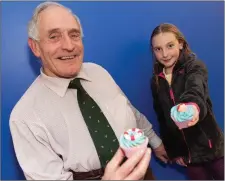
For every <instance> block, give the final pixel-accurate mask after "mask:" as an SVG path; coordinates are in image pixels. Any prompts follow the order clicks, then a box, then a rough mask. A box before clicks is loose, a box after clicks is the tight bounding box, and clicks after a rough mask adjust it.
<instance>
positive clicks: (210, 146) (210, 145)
mask: <svg viewBox="0 0 225 181" xmlns="http://www.w3.org/2000/svg"><path fill="white" fill-rule="evenodd" d="M208 142H209V148H212V142H211V140H210V139H209V140H208Z"/></svg>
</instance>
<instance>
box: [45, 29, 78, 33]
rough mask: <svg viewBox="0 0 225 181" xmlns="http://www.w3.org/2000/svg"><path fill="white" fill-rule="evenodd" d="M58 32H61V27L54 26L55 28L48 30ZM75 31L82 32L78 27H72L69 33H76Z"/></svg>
mask: <svg viewBox="0 0 225 181" xmlns="http://www.w3.org/2000/svg"><path fill="white" fill-rule="evenodd" d="M56 32H60V29H59V28H53V29H50V30H48V34H51V33H56ZM74 32H75V33H80V30H79V29H77V28H72V29H69V30H68V33H74Z"/></svg>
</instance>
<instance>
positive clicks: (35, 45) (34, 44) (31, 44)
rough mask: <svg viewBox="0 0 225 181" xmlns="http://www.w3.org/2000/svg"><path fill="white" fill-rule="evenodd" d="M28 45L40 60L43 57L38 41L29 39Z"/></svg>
mask: <svg viewBox="0 0 225 181" xmlns="http://www.w3.org/2000/svg"><path fill="white" fill-rule="evenodd" d="M28 45H29V47H30V49H31V50H32V52H33V54H34V55H35V56H36V57H38V58H39V57H40V56H41V53H40V49H39V46H38V43H37V41H35V40H33V39H32V38H28Z"/></svg>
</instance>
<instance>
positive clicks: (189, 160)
mask: <svg viewBox="0 0 225 181" xmlns="http://www.w3.org/2000/svg"><path fill="white" fill-rule="evenodd" d="M169 89H170V98H171V99H172V101H173V104H174V105H175V104H176V102H175V97H174V93H173V89H172V87H171V86H170V85H169ZM181 132H182V135H183V138H184V142H185V144H186V146H187V149H188V163H191V152H190V149H189V147H188V144H187V141H186V138H185V135H184V132H183V130H181Z"/></svg>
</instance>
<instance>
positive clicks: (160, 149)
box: [153, 143, 169, 163]
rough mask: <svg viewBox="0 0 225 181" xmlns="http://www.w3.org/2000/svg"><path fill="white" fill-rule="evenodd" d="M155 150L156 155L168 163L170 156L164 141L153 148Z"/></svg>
mask: <svg viewBox="0 0 225 181" xmlns="http://www.w3.org/2000/svg"><path fill="white" fill-rule="evenodd" d="M153 152H154V153H155V156H156V157H157V158H158V159H160V160H161V161H162V162H164V163H167V162H168V161H169V157H168V156H167V153H166V150H165V147H164V145H163V143H162V144H161V145H160V146H159V147H157V148H155V149H153Z"/></svg>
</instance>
